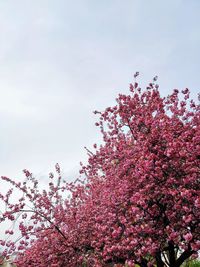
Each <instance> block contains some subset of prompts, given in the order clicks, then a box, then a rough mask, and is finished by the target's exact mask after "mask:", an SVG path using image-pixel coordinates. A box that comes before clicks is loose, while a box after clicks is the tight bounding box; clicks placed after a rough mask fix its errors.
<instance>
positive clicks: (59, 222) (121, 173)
mask: <svg viewBox="0 0 200 267" xmlns="http://www.w3.org/2000/svg"><path fill="white" fill-rule="evenodd" d="M136 76H137V73H136V75H135V78H136ZM95 113H96V114H98V115H99V121H98V122H97V123H96V125H97V126H98V127H99V128H100V131H101V132H102V136H103V142H102V145H100V146H99V147H98V146H97V145H96V144H94V149H93V152H92V151H90V150H88V149H87V152H88V155H89V159H88V164H87V165H86V166H84V165H83V164H81V165H82V167H81V171H80V172H81V175H82V178H80V180H77V181H76V182H75V183H66V182H64V183H62V179H61V174H60V168H59V166H58V165H56V170H57V173H58V178H57V179H56V178H55V177H53V174H50V183H49V189H46V190H43V191H42V192H39V186H38V181H37V180H36V179H34V178H33V177H32V175H31V173H29V172H28V171H27V170H25V174H26V177H27V181H26V182H24V184H20V183H17V182H15V181H13V180H11V179H9V178H7V177H1V178H2V179H3V180H6V181H8V182H9V183H10V184H11V185H13V186H14V187H16V188H18V189H20V190H21V191H22V192H23V197H22V198H21V199H20V200H19V201H18V202H16V203H14V204H12V203H10V201H9V199H10V196H11V190H10V191H9V192H8V193H7V194H6V195H5V196H3V195H0V197H1V199H2V200H3V201H4V202H6V204H7V211H6V212H5V213H3V215H2V217H1V221H5V220H7V219H8V220H16V218H17V217H18V219H19V220H20V223H19V229H20V231H21V234H22V239H21V240H20V241H19V242H18V243H15V242H10V241H7V242H5V241H4V240H1V241H0V242H1V245H5V246H6V247H7V249H6V251H5V254H9V253H12V252H13V251H16V250H18V251H19V252H21V253H20V254H19V256H18V258H17V262H16V263H17V266H20V267H23V266H24V267H25V266H30V267H31V266H32V267H34V266H40V267H44V266H45V267H46V266H51V267H53V266H54V267H56V266H59V267H61V266H71V267H75V266H96V267H98V266H99V267H101V266H125V265H127V266H134V264H138V265H139V266H144V267H145V266H149V267H150V266H154V264H157V266H160V267H163V266H164V264H167V266H170V267H172V266H173V267H178V266H180V265H181V264H182V263H183V262H184V261H185V260H186V259H187V258H189V257H191V256H192V257H195V256H196V255H197V251H198V250H199V248H200V239H199V237H200V227H199V226H200V221H199V218H200V197H199V196H200V167H199V163H200V105H199V104H196V103H195V102H194V101H193V100H190V98H189V90H188V89H185V90H183V91H182V92H181V93H179V91H178V90H174V91H173V93H172V94H171V95H170V96H168V97H166V98H162V97H161V96H160V93H159V90H158V85H157V84H156V78H154V80H153V82H152V83H150V84H149V85H148V86H147V88H146V90H145V91H142V90H141V89H140V88H139V86H138V84H137V82H134V84H131V85H130V95H123V94H120V95H119V97H118V98H117V103H116V105H115V106H114V107H108V108H107V109H106V110H105V111H104V112H99V111H95ZM30 182H31V184H32V186H30V185H29V186H28V184H30ZM27 199H28V203H29V208H27V207H26V206H27ZM27 219H28V221H27ZM7 233H8V234H12V233H13V232H12V231H9V230H8V231H7Z"/></svg>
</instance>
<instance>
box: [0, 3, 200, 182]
mask: <svg viewBox="0 0 200 267" xmlns="http://www.w3.org/2000/svg"><path fill="white" fill-rule="evenodd" d="M199 10H200V1H199V0H190V1H189V0H187V1H186V0H168V1H161V0H157V1H156V0H151V1H149V0H124V1H122V0H101V1H98V0H96V1H95V0H74V1H73V0H17V1H11V0H1V1H0V122H1V124H0V125H1V126H0V127H1V130H0V175H6V176H10V177H13V178H15V179H18V178H19V177H20V176H21V173H22V170H23V169H24V168H27V169H29V170H31V171H32V172H33V173H34V174H35V175H36V176H38V177H41V176H43V175H46V174H48V172H49V171H51V170H53V169H54V165H55V163H57V162H58V163H60V165H61V167H62V169H63V171H64V173H65V174H66V175H68V177H69V178H70V179H73V176H75V175H76V173H78V165H79V162H80V161H81V160H83V159H85V155H86V152H85V151H84V148H83V147H84V146H88V147H90V146H92V144H93V143H94V142H96V141H97V143H98V142H100V137H99V135H98V130H97V128H96V127H95V126H94V122H95V116H94V114H93V113H92V111H93V110H95V109H103V108H105V107H107V106H109V105H112V104H113V103H114V99H115V98H116V96H117V94H118V93H120V92H124V93H126V92H128V87H129V83H130V82H131V81H132V80H133V74H134V73H135V71H140V73H141V76H140V79H141V81H142V83H147V82H149V81H150V80H151V79H152V77H154V76H155V75H158V76H159V84H160V90H161V93H162V95H167V94H169V93H170V92H171V90H172V89H173V88H180V89H183V88H185V87H189V88H190V90H191V91H192V94H193V95H194V96H195V95H197V93H198V92H199V88H200V75H199V70H200V51H199V48H200V30H199V25H200V16H199Z"/></svg>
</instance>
